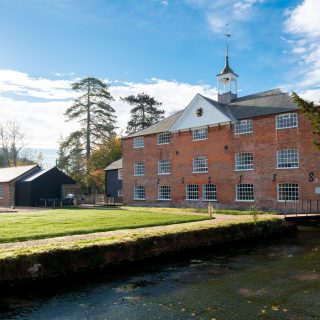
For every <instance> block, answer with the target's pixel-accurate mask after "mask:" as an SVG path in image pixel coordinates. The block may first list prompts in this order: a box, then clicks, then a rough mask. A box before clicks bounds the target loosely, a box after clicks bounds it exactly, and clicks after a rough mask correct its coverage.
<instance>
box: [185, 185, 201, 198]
mask: <svg viewBox="0 0 320 320" xmlns="http://www.w3.org/2000/svg"><path fill="white" fill-rule="evenodd" d="M189 187H190V188H191V189H192V190H189ZM191 194H193V195H194V197H190V195H191ZM186 200H187V201H199V185H198V184H187V185H186Z"/></svg>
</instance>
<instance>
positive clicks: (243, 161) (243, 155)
mask: <svg viewBox="0 0 320 320" xmlns="http://www.w3.org/2000/svg"><path fill="white" fill-rule="evenodd" d="M249 155H250V156H249ZM249 160H252V163H249ZM234 170H235V171H250V170H254V156H253V152H240V153H237V154H235V156H234Z"/></svg>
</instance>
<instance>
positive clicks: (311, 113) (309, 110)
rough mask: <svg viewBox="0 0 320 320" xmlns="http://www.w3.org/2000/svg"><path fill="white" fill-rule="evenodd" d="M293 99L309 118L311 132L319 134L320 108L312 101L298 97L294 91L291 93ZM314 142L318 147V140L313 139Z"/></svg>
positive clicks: (319, 147)
mask: <svg viewBox="0 0 320 320" xmlns="http://www.w3.org/2000/svg"><path fill="white" fill-rule="evenodd" d="M292 98H293V100H294V101H295V102H296V103H297V104H298V106H299V108H300V109H301V111H302V113H303V114H304V115H305V116H306V118H307V119H308V120H309V122H310V124H311V126H312V128H313V134H314V135H316V136H320V110H319V108H317V107H315V105H314V103H313V102H308V101H305V100H303V99H302V98H301V97H299V96H298V95H297V94H296V93H295V92H293V93H292ZM314 144H315V145H316V146H317V148H318V149H320V142H319V141H314Z"/></svg>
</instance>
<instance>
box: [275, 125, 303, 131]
mask: <svg viewBox="0 0 320 320" xmlns="http://www.w3.org/2000/svg"><path fill="white" fill-rule="evenodd" d="M292 128H298V126H293V127H285V128H276V129H277V130H283V129H292Z"/></svg>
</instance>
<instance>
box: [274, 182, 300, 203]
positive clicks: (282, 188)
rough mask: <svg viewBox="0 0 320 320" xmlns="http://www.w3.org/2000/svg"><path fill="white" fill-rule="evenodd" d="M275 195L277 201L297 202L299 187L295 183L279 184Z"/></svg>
mask: <svg viewBox="0 0 320 320" xmlns="http://www.w3.org/2000/svg"><path fill="white" fill-rule="evenodd" d="M277 194H278V201H298V200H299V185H298V184H297V183H279V184H278V186H277Z"/></svg>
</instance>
